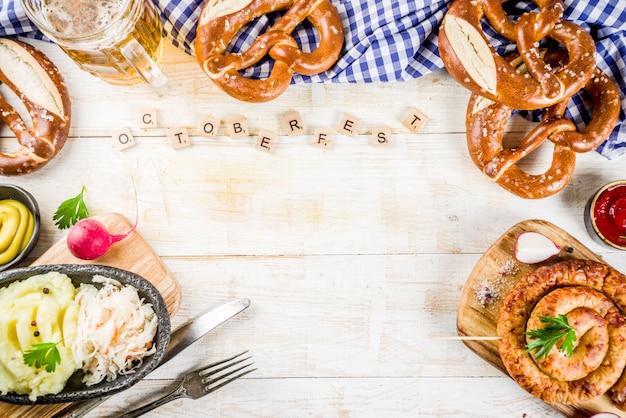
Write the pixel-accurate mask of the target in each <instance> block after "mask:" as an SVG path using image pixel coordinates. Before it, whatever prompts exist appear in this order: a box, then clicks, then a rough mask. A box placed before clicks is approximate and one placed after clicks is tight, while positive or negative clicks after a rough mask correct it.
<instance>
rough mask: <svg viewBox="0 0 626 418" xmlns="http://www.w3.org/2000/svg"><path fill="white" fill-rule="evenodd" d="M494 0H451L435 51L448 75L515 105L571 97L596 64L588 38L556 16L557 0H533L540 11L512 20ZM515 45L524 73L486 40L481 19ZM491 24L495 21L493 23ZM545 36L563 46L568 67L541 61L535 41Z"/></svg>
mask: <svg viewBox="0 0 626 418" xmlns="http://www.w3.org/2000/svg"><path fill="white" fill-rule="evenodd" d="M498 3H499V1H496V0H455V1H454V2H453V3H452V5H451V6H450V8H449V10H448V12H447V14H446V16H445V18H444V20H443V23H442V26H441V30H440V36H439V53H440V55H441V58H442V60H443V63H444V65H445V66H446V68H447V70H448V72H449V73H450V75H451V76H452V77H453V78H454V79H455V80H456V81H457V82H459V83H460V84H462V85H463V86H465V87H466V88H468V89H469V90H471V91H472V92H474V93H476V94H480V95H482V96H485V97H487V98H489V99H491V100H493V101H496V102H499V103H503V104H506V105H508V106H511V107H513V108H516V109H523V110H530V109H540V108H544V107H548V106H551V105H553V104H555V103H558V102H560V101H562V100H564V99H565V98H567V97H570V96H572V95H573V94H575V93H576V92H577V91H578V90H580V89H581V88H582V87H583V86H584V85H585V84H586V83H587V81H588V80H589V78H590V77H591V75H592V73H593V71H594V68H595V51H596V49H595V44H594V41H593V38H591V36H590V35H589V34H588V33H587V32H585V31H584V30H583V29H582V28H581V27H580V26H578V25H575V24H573V23H571V22H566V21H562V20H559V19H560V18H561V15H562V13H563V4H562V3H561V1H560V0H552V1H547V0H543V1H539V0H537V1H535V3H537V4H538V5H539V6H540V8H541V10H540V12H527V13H525V14H523V15H522V16H521V17H520V18H519V19H518V21H517V23H512V22H511V21H510V20H508V18H507V17H506V15H505V14H504V12H503V11H502V6H501V5H500V4H498ZM483 16H487V18H488V19H489V21H490V22H491V23H492V25H493V26H494V28H495V29H496V30H498V31H501V33H502V35H503V36H505V37H507V38H509V39H511V40H513V41H515V42H516V43H517V47H518V51H519V54H520V56H521V57H522V59H523V60H524V63H525V64H526V68H527V72H520V71H517V70H516V69H514V68H512V67H511V65H510V63H509V62H508V61H507V60H506V59H505V58H504V57H502V56H500V55H499V54H498V53H497V52H496V51H495V49H494V48H493V47H492V46H491V44H490V43H489V41H488V39H487V37H486V36H485V34H484V33H483V31H482V27H481V19H482V17H483ZM494 22H495V23H494ZM545 36H548V37H550V38H552V39H553V40H555V41H557V42H559V43H560V44H562V45H563V46H564V47H565V48H566V49H567V52H568V55H569V61H568V63H567V65H565V66H564V67H563V68H560V69H559V70H558V71H554V70H553V69H552V68H550V66H549V65H548V64H547V63H546V62H545V61H543V60H542V58H541V56H540V54H539V51H538V45H537V44H538V42H539V41H540V40H541V39H543V38H544V37H545Z"/></svg>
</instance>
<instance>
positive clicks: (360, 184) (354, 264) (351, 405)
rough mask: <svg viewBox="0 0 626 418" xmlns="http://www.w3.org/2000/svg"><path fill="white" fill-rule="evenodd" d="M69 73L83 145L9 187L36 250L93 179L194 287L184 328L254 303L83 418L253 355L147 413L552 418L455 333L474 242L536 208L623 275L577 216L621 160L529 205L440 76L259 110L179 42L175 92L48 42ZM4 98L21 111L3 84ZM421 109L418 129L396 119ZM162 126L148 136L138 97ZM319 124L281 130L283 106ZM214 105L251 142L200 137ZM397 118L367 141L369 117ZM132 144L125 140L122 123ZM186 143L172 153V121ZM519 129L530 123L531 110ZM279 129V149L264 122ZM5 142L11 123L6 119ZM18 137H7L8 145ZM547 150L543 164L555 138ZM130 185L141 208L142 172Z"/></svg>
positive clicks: (288, 100) (616, 174)
mask: <svg viewBox="0 0 626 418" xmlns="http://www.w3.org/2000/svg"><path fill="white" fill-rule="evenodd" d="M36 45H37V46H38V47H40V49H42V50H43V51H44V52H45V53H46V54H47V55H48V56H49V57H50V58H51V59H52V60H53V61H54V62H55V63H56V64H57V66H58V67H59V68H60V70H61V71H62V73H63V75H64V77H65V79H66V81H67V84H68V87H69V90H70V93H71V97H72V101H73V119H72V128H71V132H70V135H71V138H70V139H69V140H68V143H67V144H66V145H65V147H64V149H63V150H62V152H61V153H60V154H59V155H58V156H57V157H56V158H55V159H54V160H53V161H52V162H51V163H50V164H48V165H47V166H46V167H45V168H44V169H42V170H40V171H39V172H37V173H34V174H31V175H28V176H25V177H18V178H7V179H5V180H4V181H6V182H11V183H14V184H18V185H20V186H23V187H25V188H26V189H28V190H29V191H30V192H32V193H33V194H34V195H35V197H36V198H37V199H38V201H39V204H40V207H41V210H42V223H43V232H42V235H41V239H40V241H39V244H38V246H37V248H36V249H35V251H34V252H33V254H32V259H34V258H36V257H37V256H39V255H41V254H42V253H43V252H44V251H45V250H46V249H47V248H49V247H50V246H51V245H52V244H53V243H55V242H57V241H58V240H59V239H61V238H63V237H64V235H65V233H66V232H63V231H59V230H57V229H56V227H55V226H54V225H53V222H52V219H51V218H52V214H53V212H54V211H55V209H56V207H57V206H58V204H59V203H60V202H61V201H62V200H64V199H65V198H68V197H71V196H74V195H75V194H77V193H78V192H79V191H80V188H81V186H83V185H85V186H86V187H87V192H86V200H87V204H88V206H89V208H90V209H91V212H92V213H93V214H98V213H108V212H120V213H122V214H125V215H127V216H128V217H130V218H133V216H134V213H135V208H136V205H138V208H139V227H138V231H139V232H140V233H141V234H142V236H143V237H144V238H145V239H146V240H147V241H148V242H149V243H150V245H151V246H152V247H153V248H154V249H155V251H156V252H157V253H158V255H159V256H160V257H161V258H162V260H163V262H164V263H165V264H166V266H167V267H168V268H169V269H170V270H171V272H172V274H173V275H174V276H175V277H176V279H177V280H178V281H179V283H180V286H181V288H182V293H183V295H182V298H183V300H182V306H181V308H180V310H179V312H178V314H177V315H176V316H175V317H174V318H173V326H174V327H176V326H178V325H180V324H182V323H184V322H185V321H187V320H189V319H190V318H193V317H195V316H198V315H200V314H201V313H203V312H204V311H206V310H208V309H209V308H212V307H216V306H218V305H220V304H222V303H224V302H227V301H230V300H233V299H236V298H241V297H245V298H250V299H251V300H252V306H251V307H250V308H249V309H248V310H247V311H245V312H244V313H242V314H241V315H239V316H238V317H236V318H234V319H232V320H231V321H229V322H227V323H226V324H224V325H222V326H221V327H219V328H218V329H217V330H215V331H214V332H212V333H210V334H208V335H206V336H205V337H204V338H202V339H201V340H200V341H198V342H197V343H196V344H194V345H193V346H192V347H190V348H189V349H187V350H186V351H185V352H184V353H183V354H181V355H180V356H179V357H177V358H175V359H173V360H172V361H171V362H169V363H168V364H166V365H164V366H163V367H162V368H160V369H158V370H157V371H155V372H154V373H153V374H151V375H150V376H149V378H148V379H146V380H144V381H142V382H141V383H139V384H137V385H136V386H135V387H133V388H132V389H130V390H128V391H125V392H123V393H122V394H118V395H116V396H114V397H113V398H112V399H110V400H109V401H107V402H106V403H104V404H103V405H102V406H100V407H99V408H98V409H96V410H95V411H93V412H92V413H91V414H90V415H89V416H92V417H100V416H102V417H105V416H114V415H115V414H116V413H118V412H120V411H122V410H125V409H129V408H131V407H135V406H137V405H138V404H139V403H140V402H142V401H143V400H145V399H147V398H150V397H151V396H153V394H155V393H157V392H163V391H164V390H166V389H168V388H170V387H171V386H172V384H174V383H175V380H176V379H177V377H178V376H179V375H180V374H181V373H183V372H184V371H186V370H188V369H191V368H195V367H198V366H201V365H203V364H204V363H207V362H209V361H212V360H217V359H221V358H223V357H226V356H228V355H231V354H235V353H237V352H239V351H242V350H244V349H248V350H250V352H251V354H252V355H253V357H254V361H255V363H256V365H257V366H258V370H257V371H255V372H254V373H253V374H251V375H249V376H247V377H246V378H244V379H243V380H240V381H238V382H236V383H233V384H231V385H229V386H227V387H225V388H223V389H221V390H219V391H218V392H216V393H214V394H212V395H210V396H207V397H206V398H204V399H202V400H197V401H191V400H181V401H176V402H173V403H170V404H168V405H166V406H163V407H161V408H160V409H157V410H156V411H154V412H152V413H151V414H149V415H148V416H150V417H172V416H179V417H383V416H388V417H414V416H433V417H434V416H449V417H462V416H468V417H469V416H472V417H550V416H559V414H558V413H557V412H555V411H554V410H553V409H551V408H550V407H549V406H547V405H546V404H544V403H543V402H541V401H539V400H537V399H535V398H533V397H532V396H530V395H528V394H526V393H525V392H524V391H523V390H522V389H520V388H519V387H518V386H517V385H516V384H515V383H513V382H512V381H511V380H510V379H509V378H508V377H506V376H504V375H503V374H501V373H500V372H498V371H496V370H495V369H494V368H492V367H491V366H490V365H488V364H487V363H485V362H484V361H483V360H481V359H480V358H479V357H477V356H476V355H475V354H474V353H473V352H471V351H470V350H469V349H467V348H466V347H465V345H464V344H463V343H461V342H459V341H449V340H441V339H436V338H433V336H450V335H456V315H457V308H458V301H459V297H460V294H461V291H462V288H463V285H464V283H465V281H466V279H467V276H468V274H469V273H470V271H471V269H472V267H473V266H474V265H475V263H476V262H477V260H478V259H479V258H480V256H481V254H482V253H483V252H484V251H485V250H486V249H487V248H488V247H489V246H490V245H491V244H492V243H493V242H494V241H495V240H496V239H497V238H498V237H500V236H501V235H502V234H503V233H504V232H505V231H506V230H508V229H509V228H510V227H512V226H513V225H514V224H516V223H517V222H519V221H522V220H525V219H534V218H537V219H544V220H547V221H550V222H552V223H554V224H555V225H557V226H559V227H561V228H562V229H564V230H566V231H567V232H569V233H570V234H571V235H573V236H574V237H576V238H578V239H579V240H581V241H582V242H583V243H585V245H587V246H588V247H589V248H590V249H592V250H594V251H596V252H597V253H598V254H600V255H602V256H603V257H604V258H605V259H606V260H607V262H609V263H610V264H611V265H613V266H614V267H616V268H618V269H621V270H622V271H626V259H625V258H624V256H623V253H620V252H617V251H610V250H608V249H606V248H603V247H600V246H598V245H597V244H595V243H594V242H592V240H591V239H590V237H589V236H588V234H587V232H586V230H585V228H584V225H583V208H584V205H585V203H586V201H587V199H588V198H589V197H590V196H591V195H592V193H593V192H594V191H595V190H596V189H597V188H599V187H600V186H601V185H603V184H605V183H607V182H609V181H612V180H616V179H619V178H621V177H623V176H624V161H623V159H622V160H621V161H620V160H619V159H616V160H613V161H608V160H606V159H604V158H602V157H600V156H599V155H598V154H596V153H595V152H592V153H588V154H585V155H581V156H579V158H578V162H577V167H576V172H575V175H574V179H573V181H572V182H571V183H570V184H569V185H568V186H567V187H566V188H565V189H564V190H563V191H562V192H560V193H559V194H557V195H555V196H553V197H549V198H546V199H542V200H537V201H527V200H523V199H520V198H517V197H515V196H513V195H511V194H509V193H508V192H506V191H504V190H503V189H501V188H500V187H499V186H497V185H496V184H494V183H492V182H491V181H490V180H488V179H487V178H486V177H485V176H484V175H483V174H482V173H480V172H479V170H478V169H477V168H476V167H475V166H474V165H473V164H472V162H471V160H470V158H469V156H468V153H467V149H466V145H465V127H464V121H465V106H466V103H467V99H468V97H469V93H468V92H467V91H466V90H464V89H463V88H462V87H460V86H459V85H457V84H456V83H455V82H454V81H453V80H452V79H451V78H449V77H448V76H447V74H446V73H445V72H444V71H440V72H437V73H434V74H431V75H429V76H426V77H423V78H420V79H417V80H413V81H411V82H406V83H389V84H371V85H350V84H345V85H338V84H328V85H297V86H296V85H293V86H291V87H289V89H288V90H287V92H286V93H285V94H283V95H282V96H281V97H279V98H278V99H276V100H274V101H272V102H270V103H265V104H246V103H241V102H238V101H235V100H234V99H231V98H230V97H229V96H227V95H225V94H224V93H222V92H221V91H220V90H219V89H218V88H217V87H216V86H215V85H213V84H212V82H211V81H210V80H209V79H208V78H207V77H206V76H205V75H204V74H203V73H202V71H201V69H200V67H199V66H198V65H197V64H196V62H195V60H194V59H193V58H192V57H189V56H187V55H185V54H184V53H183V52H181V51H179V50H177V49H175V48H174V47H173V46H171V45H167V46H166V48H165V53H164V58H163V61H162V67H163V69H164V72H165V73H166V74H167V75H168V76H169V78H170V81H171V91H170V93H169V95H167V96H166V97H163V98H159V97H157V96H156V95H155V94H154V93H152V91H151V90H149V88H148V87H147V86H145V85H138V86H134V87H114V86H110V85H108V84H105V83H104V82H101V81H100V80H98V79H96V78H94V77H92V76H90V75H89V74H86V73H84V72H81V71H80V70H79V69H78V68H77V67H76V66H75V65H74V64H73V63H72V62H71V61H70V60H69V59H68V58H67V57H66V56H65V55H64V54H63V53H62V52H61V51H60V49H58V48H57V47H56V46H53V45H48V44H44V43H39V42H38V43H36ZM0 91H1V92H2V93H3V94H4V95H6V96H8V97H9V100H10V101H11V102H12V103H14V104H15V105H16V106H19V101H18V100H17V99H16V98H14V97H11V96H10V95H9V94H8V93H7V91H8V89H6V87H3V86H0ZM414 107H415V108H418V109H419V110H421V111H422V112H424V113H425V114H426V115H427V116H428V117H429V119H428V121H427V123H426V125H425V126H424V127H423V129H422V130H421V132H419V133H417V134H415V133H412V132H410V131H409V130H408V129H407V128H406V127H404V126H403V125H402V123H401V121H402V119H403V118H404V117H405V116H406V115H407V114H408V113H409V112H410V111H411V109H412V108H414ZM145 108H154V109H157V111H158V115H159V116H158V119H159V121H158V122H159V127H157V128H153V129H141V128H140V127H139V114H140V110H142V109H145ZM291 110H295V111H298V112H300V114H301V115H302V118H303V122H304V123H305V125H306V127H307V129H308V132H307V135H298V136H286V135H284V134H283V132H282V127H281V119H282V115H283V114H284V113H285V112H288V111H291ZM344 112H347V113H350V114H352V115H355V116H357V117H359V118H361V125H360V128H359V133H358V135H356V136H355V137H348V136H345V135H341V134H336V135H335V136H334V138H333V139H334V142H333V145H332V147H331V148H329V149H320V148H317V147H314V146H312V145H310V142H311V139H312V136H311V135H310V134H311V132H312V131H313V129H315V128H316V127H324V128H329V129H332V130H335V128H336V127H337V125H338V123H339V121H340V119H341V117H342V115H343V113H344ZM207 115H212V116H213V117H216V118H219V119H221V120H226V119H228V118H230V117H232V116H234V115H244V116H245V117H246V118H247V122H248V125H249V128H250V136H248V137H246V138H242V139H232V138H230V137H229V136H228V134H227V131H226V128H225V125H224V124H222V125H221V128H220V131H219V136H218V138H217V139H208V138H204V137H202V136H200V135H199V132H200V121H201V119H202V118H204V117H205V116H207ZM381 125H383V126H388V127H390V128H391V129H392V139H391V141H392V145H391V146H390V147H385V148H380V147H374V146H372V139H371V135H370V134H371V130H372V128H373V127H376V126H381ZM122 127H128V128H130V130H131V132H132V134H133V135H134V137H135V140H136V142H137V145H136V146H134V147H132V148H129V149H126V150H124V151H119V150H117V149H116V148H115V147H114V142H113V140H112V133H113V132H114V131H115V130H117V129H119V128H122ZM170 127H186V128H187V129H188V131H189V134H190V137H191V142H192V145H191V146H190V147H186V148H181V149H174V148H172V146H171V145H170V142H169V140H168V139H167V137H166V131H167V128H170ZM509 129H510V130H511V131H513V132H524V131H525V130H527V129H528V124H527V123H526V122H525V121H515V122H512V123H511V124H510V127H509ZM261 130H266V131H270V132H275V133H277V134H279V137H278V146H277V147H276V149H275V150H274V152H273V153H266V152H262V151H260V150H258V149H256V148H255V147H254V141H255V138H256V135H258V133H259V131H261ZM0 136H1V137H3V138H5V139H3V143H4V144H5V145H3V148H9V149H10V148H11V145H13V144H12V142H11V141H13V140H12V139H10V138H11V136H12V134H11V133H10V132H9V131H8V129H6V128H4V127H3V128H0ZM6 138H9V139H6ZM543 148H544V149H543V150H541V151H540V152H539V153H538V155H537V156H536V157H535V164H534V165H536V166H538V167H539V168H541V167H545V166H546V164H548V161H549V159H550V157H551V151H550V146H549V145H546V146H544V147H543ZM131 179H134V183H135V185H136V189H137V195H138V202H137V203H136V202H135V199H134V193H133V186H132V180H131Z"/></svg>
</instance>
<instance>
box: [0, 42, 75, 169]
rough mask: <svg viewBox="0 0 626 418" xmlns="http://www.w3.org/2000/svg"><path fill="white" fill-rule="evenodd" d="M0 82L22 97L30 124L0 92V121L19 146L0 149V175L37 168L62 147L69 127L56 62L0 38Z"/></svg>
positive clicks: (67, 104) (65, 96)
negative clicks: (7, 128)
mask: <svg viewBox="0 0 626 418" xmlns="http://www.w3.org/2000/svg"><path fill="white" fill-rule="evenodd" d="M0 83H4V84H5V85H6V86H7V87H8V88H9V89H11V90H12V91H13V92H14V93H15V95H16V96H17V97H18V98H20V99H21V100H22V102H23V103H24V106H25V108H26V110H27V112H28V115H29V116H30V117H31V119H32V128H31V127H29V125H30V124H28V123H26V122H25V121H24V120H23V119H22V117H21V116H20V114H19V112H18V111H17V110H16V109H15V108H14V107H13V106H11V105H10V104H9V103H8V102H6V101H5V100H4V98H2V96H0V121H2V122H3V123H4V124H6V125H7V126H8V127H9V129H11V130H12V131H13V133H14V134H15V136H16V138H17V140H18V143H19V148H18V149H17V150H16V151H14V152H0V174H1V175H7V176H9V175H23V174H29V173H32V172H34V171H36V170H39V169H40V168H42V167H43V166H44V165H46V164H47V163H48V162H49V161H50V160H51V159H52V158H53V157H54V156H55V155H56V154H57V153H58V152H59V151H60V150H61V148H63V145H64V144H65V141H66V139H67V136H68V133H69V129H70V112H71V104H70V97H69V94H68V91H67V88H66V86H65V83H64V81H63V78H62V77H61V75H60V74H59V71H58V69H57V68H56V66H55V65H54V64H53V63H52V62H51V61H50V60H49V59H48V58H47V57H46V56H45V55H44V54H43V53H42V52H41V51H39V50H37V49H36V48H34V47H32V46H30V45H28V44H25V43H23V42H19V41H15V40H12V39H8V38H0Z"/></svg>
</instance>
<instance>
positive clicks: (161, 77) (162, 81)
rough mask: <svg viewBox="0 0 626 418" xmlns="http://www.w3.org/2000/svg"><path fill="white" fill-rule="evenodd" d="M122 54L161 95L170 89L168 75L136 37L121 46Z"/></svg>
mask: <svg viewBox="0 0 626 418" xmlns="http://www.w3.org/2000/svg"><path fill="white" fill-rule="evenodd" d="M121 51H122V55H124V58H126V59H127V60H128V62H129V63H130V65H132V66H133V68H134V69H135V70H137V72H138V73H139V75H140V76H141V78H143V79H144V80H145V81H146V83H148V84H149V85H150V87H152V89H153V90H154V91H155V92H156V94H158V95H159V96H163V95H164V94H165V93H167V91H168V90H169V82H168V80H167V77H166V76H165V74H163V72H162V71H161V69H160V68H159V66H158V65H157V63H156V62H154V60H153V59H152V58H151V57H150V56H149V55H148V53H147V52H146V50H145V49H144V48H143V47H142V46H141V44H140V43H139V42H137V40H136V39H131V40H130V41H129V42H127V43H126V44H124V45H123V46H122V47H121Z"/></svg>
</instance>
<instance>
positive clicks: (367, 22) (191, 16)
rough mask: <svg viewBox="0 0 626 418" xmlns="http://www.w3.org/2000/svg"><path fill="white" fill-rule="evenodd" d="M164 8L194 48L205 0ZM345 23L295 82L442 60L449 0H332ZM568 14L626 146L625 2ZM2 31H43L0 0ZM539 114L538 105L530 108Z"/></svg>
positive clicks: (423, 66) (309, 36)
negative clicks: (608, 93)
mask: <svg viewBox="0 0 626 418" xmlns="http://www.w3.org/2000/svg"><path fill="white" fill-rule="evenodd" d="M153 1H154V2H155V4H156V6H157V7H158V8H159V10H160V11H161V18H162V21H163V30H164V34H165V36H166V37H167V39H169V40H170V41H171V42H172V43H173V44H174V45H175V46H176V47H178V48H181V49H182V50H184V51H185V52H186V53H188V54H190V55H193V49H194V48H193V44H194V40H195V32H196V24H197V21H198V18H199V16H200V13H201V10H202V5H203V4H204V0H153ZM331 2H332V3H333V5H334V6H335V7H336V8H337V10H338V12H339V14H340V16H341V18H342V21H343V23H344V31H345V45H344V49H343V51H342V53H341V56H340V58H339V60H338V62H337V63H336V64H335V65H334V66H333V67H332V68H331V69H329V70H328V71H326V72H324V73H322V74H318V75H314V76H302V75H296V76H295V77H294V79H293V82H294V83H312V82H315V83H322V82H346V83H348V82H390V81H406V80H410V79H412V78H416V77H420V76H422V75H425V74H428V73H430V72H432V71H435V70H438V69H440V68H443V63H442V62H441V59H440V58H439V54H438V51H437V34H438V27H439V24H440V23H441V21H442V19H443V17H444V15H445V13H446V11H447V8H448V5H449V4H450V2H451V0H331ZM564 3H565V6H566V9H565V15H564V17H563V18H564V19H565V20H569V21H572V22H574V23H577V24H579V25H580V26H582V27H583V28H585V30H587V31H588V32H590V33H591V34H592V36H593V37H594V39H595V40H596V47H597V62H598V66H599V67H600V68H601V69H602V70H603V71H605V72H606V73H607V74H608V75H609V76H611V78H612V79H613V80H614V81H615V82H616V83H617V84H618V87H619V89H620V92H621V93H620V94H621V97H622V109H621V113H620V122H619V124H618V126H617V127H616V128H615V130H614V131H613V133H612V134H611V137H610V138H609V139H608V140H607V141H606V142H605V143H604V144H602V145H601V146H600V147H599V148H598V152H600V153H601V154H602V155H604V156H605V157H607V158H613V157H616V156H619V155H622V154H624V153H626V123H625V122H626V120H625V113H626V101H625V100H624V97H625V96H626V82H625V81H624V80H625V79H626V61H625V57H626V8H624V7H620V6H618V3H619V2H617V1H615V0H564ZM505 5H506V7H507V12H508V13H509V14H510V15H512V16H514V15H515V14H520V13H523V12H524V11H527V10H536V6H535V4H534V3H533V2H531V1H529V0H523V1H508V2H506V3H505ZM278 16H279V14H278V13H271V14H269V15H266V16H263V17H261V18H259V19H256V20H254V21H253V22H251V23H250V24H248V25H247V26H246V27H245V28H244V30H242V31H240V33H239V34H238V35H237V38H236V39H235V40H234V41H233V43H232V47H231V48H232V50H234V51H237V50H245V49H246V48H247V47H248V46H249V45H250V44H251V43H252V42H253V40H254V39H255V38H256V36H257V34H259V33H263V32H265V31H266V30H267V28H269V27H270V26H271V25H272V23H273V22H274V21H275V20H276V19H277V17H278ZM487 35H488V37H489V38H490V40H491V41H492V45H494V47H495V48H496V50H497V51H498V52H499V53H501V54H505V53H507V52H510V51H511V50H513V49H515V45H513V44H511V43H510V42H509V41H507V40H504V39H502V38H501V37H499V36H498V35H497V34H495V33H492V32H487ZM0 36H25V37H34V38H38V39H42V38H43V37H42V35H41V34H40V33H38V32H37V31H36V29H35V28H34V27H33V25H32V24H31V23H30V22H29V21H28V19H27V18H26V16H25V14H24V11H23V10H22V7H21V4H20V3H19V1H18V0H0ZM293 36H294V38H295V39H296V40H297V42H298V43H299V45H300V46H301V48H302V50H304V51H307V50H308V51H310V50H313V49H315V46H316V42H317V38H316V36H317V34H316V31H315V29H314V28H313V27H311V25H308V24H302V25H299V27H297V28H296V30H295V31H294V33H293ZM270 71H271V63H270V62H264V63H261V64H260V65H258V66H256V67H255V68H252V69H249V70H247V73H246V74H245V75H246V76H248V77H259V78H262V77H265V76H267V75H268V74H269V72H270ZM591 114H592V106H591V104H590V102H589V100H588V98H586V95H583V94H581V95H578V96H577V97H575V98H574V99H573V100H572V101H571V102H570V105H569V106H568V112H567V116H568V117H569V118H571V119H572V120H574V121H575V122H576V124H577V125H578V126H579V127H580V128H581V129H582V128H583V127H584V126H585V125H586V123H587V122H588V121H589V120H590V118H591ZM525 116H526V117H528V118H531V119H537V118H538V113H537V112H533V113H531V114H526V115H525Z"/></svg>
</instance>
